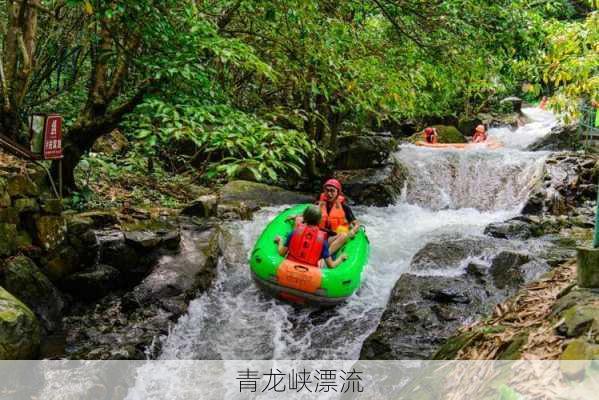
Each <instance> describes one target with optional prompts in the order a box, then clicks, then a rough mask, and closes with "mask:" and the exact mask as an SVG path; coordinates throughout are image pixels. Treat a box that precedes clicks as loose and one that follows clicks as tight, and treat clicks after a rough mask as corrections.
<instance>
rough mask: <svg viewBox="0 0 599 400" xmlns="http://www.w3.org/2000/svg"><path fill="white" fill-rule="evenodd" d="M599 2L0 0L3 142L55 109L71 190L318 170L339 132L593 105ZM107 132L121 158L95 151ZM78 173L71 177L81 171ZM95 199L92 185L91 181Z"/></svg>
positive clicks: (270, 178)
mask: <svg viewBox="0 0 599 400" xmlns="http://www.w3.org/2000/svg"><path fill="white" fill-rule="evenodd" d="M597 6H598V2H597V1H596V0H576V1H575V0H497V1H479V0H347V1H333V0H319V1H317V0H268V1H264V0H177V1H175V0H160V1H158V0H127V1H100V0H0V32H1V35H2V52H1V54H0V57H1V59H0V67H1V68H0V103H1V105H2V114H1V117H0V127H1V131H2V133H4V134H5V135H9V136H12V137H13V138H19V137H20V136H22V135H23V133H24V132H25V131H26V129H25V126H26V121H27V116H28V115H29V114H30V113H32V112H57V113H60V114H62V115H63V116H64V117H65V128H66V137H65V143H64V147H65V159H64V172H65V182H66V184H67V185H68V186H69V187H70V188H71V189H76V188H77V186H79V189H76V190H79V192H76V193H78V195H79V196H81V193H82V192H81V191H82V187H85V186H87V183H88V181H89V175H90V174H93V173H99V171H100V172H101V173H102V174H104V175H105V176H106V177H107V178H108V179H117V178H118V177H119V176H121V175H122V174H124V173H129V174H137V176H141V177H144V178H146V179H159V180H160V179H163V180H167V181H169V182H171V183H177V182H183V181H179V180H182V179H184V180H185V181H186V182H187V181H188V182H199V183H203V184H213V183H216V182H219V181H222V180H226V179H229V178H231V177H236V176H248V175H249V176H251V177H253V178H254V179H256V180H259V181H266V182H279V183H280V182H282V181H285V180H286V179H290V178H292V177H294V176H296V177H297V176H304V177H306V176H317V175H318V174H319V171H321V170H322V169H323V166H326V163H327V160H328V158H329V157H330V154H331V149H334V148H335V146H336V142H337V138H338V137H340V136H341V135H344V134H347V133H348V132H360V131H363V130H385V129H386V128H387V127H389V126H393V125H399V124H402V123H404V122H406V121H426V120H427V118H431V117H445V116H458V117H460V118H466V117H468V116H473V115H476V114H477V113H478V112H480V111H482V110H488V109H494V108H498V107H499V100H501V99H502V98H504V97H506V96H509V95H517V96H520V97H523V98H525V99H527V100H529V101H533V100H535V99H538V98H539V97H540V96H542V95H548V96H550V99H551V101H550V106H552V107H553V108H554V109H555V110H557V111H559V112H565V113H567V114H568V115H570V117H571V118H575V117H576V112H577V107H578V105H579V104H580V101H581V100H583V101H590V100H593V99H594V100H599V94H598V93H599V76H598V74H597V71H598V69H599V13H598V12H597V11H596V10H597ZM117 128H118V129H119V130H120V132H122V133H123V134H124V136H125V137H126V139H127V141H128V143H129V145H128V147H127V150H126V152H125V153H120V154H116V155H112V156H97V155H94V154H93V153H92V155H91V156H90V155H89V154H90V153H89V152H90V150H91V149H92V147H93V146H94V143H95V142H96V141H97V140H98V139H99V138H101V137H103V136H106V135H108V134H110V133H111V132H113V131H114V130H115V129H117ZM82 159H83V160H84V162H83V163H81V165H80V167H79V168H78V169H77V170H78V171H79V170H80V169H81V171H82V172H78V175H77V176H79V179H80V180H79V181H78V182H76V180H75V175H76V174H75V173H74V171H75V170H76V167H77V165H79V164H80V161H81V160H82ZM88 191H89V189H88Z"/></svg>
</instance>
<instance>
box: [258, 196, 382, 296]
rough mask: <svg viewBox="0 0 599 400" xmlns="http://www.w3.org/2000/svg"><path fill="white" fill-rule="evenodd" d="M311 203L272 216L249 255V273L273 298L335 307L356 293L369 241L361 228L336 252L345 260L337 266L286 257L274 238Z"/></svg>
mask: <svg viewBox="0 0 599 400" xmlns="http://www.w3.org/2000/svg"><path fill="white" fill-rule="evenodd" d="M309 205H310V204H300V205H297V206H294V207H291V208H289V209H287V210H285V211H283V212H282V213H280V214H279V215H277V216H276V217H275V219H273V220H272V221H271V222H270V223H269V224H268V226H267V227H266V229H264V231H263V232H262V234H261V235H260V238H259V239H258V241H257V242H256V244H255V246H254V249H253V250H252V253H251V256H250V261H249V264H250V269H251V271H252V276H253V278H254V280H255V281H256V283H257V284H258V286H259V287H261V288H262V289H263V290H265V291H267V292H269V293H270V294H272V295H273V296H275V297H278V298H281V299H283V300H288V301H291V302H294V303H299V304H311V305H317V306H334V305H336V304H339V303H341V302H343V301H344V300H346V299H347V298H348V297H349V296H351V295H352V294H353V293H355V292H356V291H357V290H358V288H359V287H360V285H361V283H362V273H363V271H364V267H365V266H366V263H367V262H368V255H369V252H370V244H369V242H368V238H367V237H366V234H365V232H364V230H363V229H361V230H360V231H359V232H358V233H357V234H356V235H355V236H354V238H353V239H350V240H349V241H348V242H347V243H346V244H345V245H344V246H343V247H342V248H341V249H340V250H339V251H338V252H337V253H336V254H338V255H341V254H347V256H348V259H347V260H345V261H343V262H342V263H341V264H339V265H338V266H337V267H336V268H318V267H314V266H310V265H306V264H301V263H298V262H295V261H291V260H288V259H285V258H284V257H282V256H280V255H279V253H278V251H277V244H276V243H275V237H277V236H280V237H282V238H285V237H286V236H287V235H288V234H289V233H291V232H292V231H293V228H294V224H295V221H294V219H293V218H291V219H289V217H293V216H297V215H301V214H302V213H303V212H304V209H305V208H306V207H308V206H309Z"/></svg>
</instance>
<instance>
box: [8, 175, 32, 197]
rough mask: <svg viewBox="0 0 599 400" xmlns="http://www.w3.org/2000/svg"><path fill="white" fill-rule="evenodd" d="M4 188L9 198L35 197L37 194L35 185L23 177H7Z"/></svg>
mask: <svg viewBox="0 0 599 400" xmlns="http://www.w3.org/2000/svg"><path fill="white" fill-rule="evenodd" d="M6 188H7V191H8V194H9V195H10V197H17V198H21V197H35V196H37V195H38V194H39V188H38V186H37V184H36V183H35V182H33V181H31V180H30V179H29V178H27V176H25V175H13V176H11V177H9V178H8V179H7V185H6Z"/></svg>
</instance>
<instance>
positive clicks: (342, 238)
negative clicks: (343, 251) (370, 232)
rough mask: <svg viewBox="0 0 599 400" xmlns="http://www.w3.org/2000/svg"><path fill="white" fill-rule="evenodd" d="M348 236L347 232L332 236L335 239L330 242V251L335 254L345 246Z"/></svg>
mask: <svg viewBox="0 0 599 400" xmlns="http://www.w3.org/2000/svg"><path fill="white" fill-rule="evenodd" d="M347 238H348V236H347V234H346V233H338V234H336V235H335V236H333V237H332V238H331V239H333V240H332V241H330V242H329V252H330V253H331V255H333V254H335V252H337V250H339V249H340V248H341V247H343V245H344V244H345V242H347Z"/></svg>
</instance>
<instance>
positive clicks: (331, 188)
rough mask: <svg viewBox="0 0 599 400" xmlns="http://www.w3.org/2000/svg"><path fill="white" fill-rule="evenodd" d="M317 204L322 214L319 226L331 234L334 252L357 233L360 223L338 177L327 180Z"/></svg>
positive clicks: (330, 242) (330, 238)
mask: <svg viewBox="0 0 599 400" xmlns="http://www.w3.org/2000/svg"><path fill="white" fill-rule="evenodd" d="M317 204H318V206H319V207H320V212H321V214H322V219H321V220H320V225H319V227H320V229H322V230H324V231H326V232H327V233H328V234H329V245H330V251H331V254H334V253H335V252H336V251H337V250H339V249H340V248H341V247H342V246H343V245H344V244H345V243H346V242H347V241H348V240H349V239H351V238H353V237H354V236H355V235H356V233H357V232H358V230H359V229H360V224H358V221H356V218H355V217H354V213H353V212H352V210H351V209H350V208H349V206H348V205H347V204H346V203H345V197H344V196H343V194H342V192H341V183H340V182H339V181H338V180H337V179H329V180H328V181H326V182H325V184H324V186H323V193H321V194H320V197H319V198H318V202H317Z"/></svg>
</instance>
